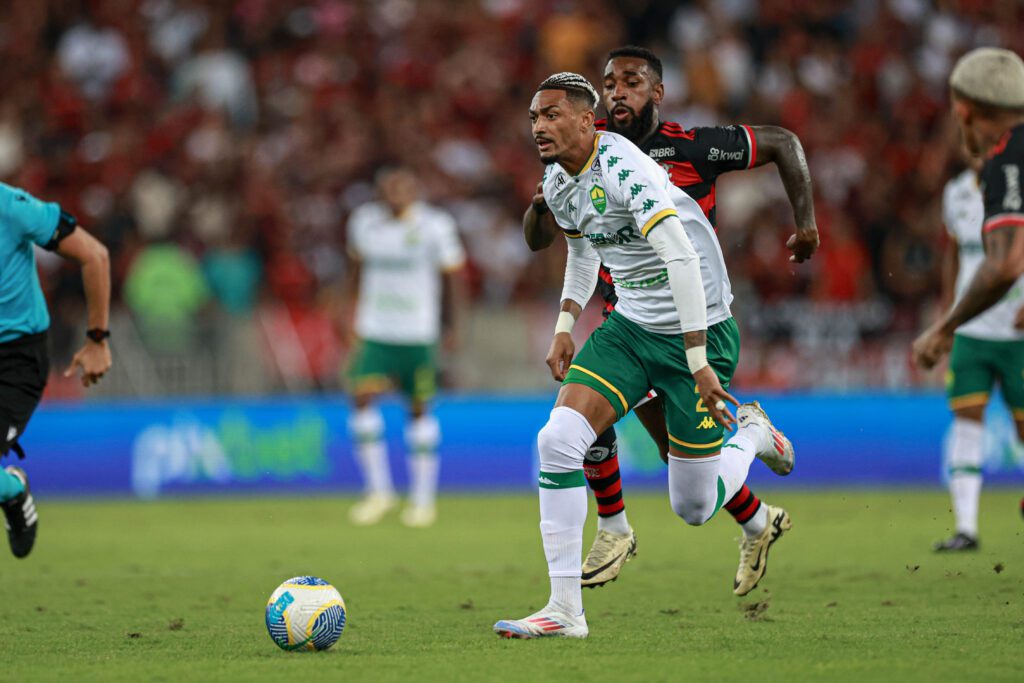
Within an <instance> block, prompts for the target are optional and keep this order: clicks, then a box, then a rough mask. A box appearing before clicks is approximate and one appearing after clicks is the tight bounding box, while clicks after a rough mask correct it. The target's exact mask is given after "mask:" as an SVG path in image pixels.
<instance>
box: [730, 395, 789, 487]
mask: <svg viewBox="0 0 1024 683" xmlns="http://www.w3.org/2000/svg"><path fill="white" fill-rule="evenodd" d="M736 421H737V422H738V423H739V429H743V428H744V427H746V426H748V425H758V426H760V427H763V428H764V430H765V432H766V433H767V435H768V438H767V442H768V443H767V445H766V446H765V447H764V448H762V449H760V450H758V452H757V457H758V459H760V460H761V462H763V463H764V464H765V465H768V468H769V469H771V471H772V472H774V473H775V474H778V475H780V476H783V477H784V476H786V475H787V474H789V473H790V472H792V471H793V465H794V464H795V463H796V454H795V453H794V452H793V444H792V443H790V441H789V439H787V438H786V435H785V434H783V433H782V432H780V431H779V430H778V429H776V428H775V427H774V426H773V425H772V421H771V420H770V419H768V413H766V412H764V409H763V408H762V407H761V404H760V403H758V402H757V401H753V402H751V403H744V404H743V405H741V406H740V407H739V410H737V411H736Z"/></svg>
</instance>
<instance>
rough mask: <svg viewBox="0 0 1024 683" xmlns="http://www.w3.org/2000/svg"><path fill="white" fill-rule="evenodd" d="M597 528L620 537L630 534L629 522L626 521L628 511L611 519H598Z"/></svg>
mask: <svg viewBox="0 0 1024 683" xmlns="http://www.w3.org/2000/svg"><path fill="white" fill-rule="evenodd" d="M597 528H598V529H600V530H602V531H607V532H609V533H613V534H618V535H619V536H624V535H626V534H628V533H629V520H628V519H626V511H625V510H622V511H621V512H616V513H615V514H614V515H612V516H611V517H598V518H597Z"/></svg>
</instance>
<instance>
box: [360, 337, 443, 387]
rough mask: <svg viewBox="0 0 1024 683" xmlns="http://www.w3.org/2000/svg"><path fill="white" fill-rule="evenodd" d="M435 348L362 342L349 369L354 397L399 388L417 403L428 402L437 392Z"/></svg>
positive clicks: (431, 345)
mask: <svg viewBox="0 0 1024 683" xmlns="http://www.w3.org/2000/svg"><path fill="white" fill-rule="evenodd" d="M436 356H437V353H436V347H435V346H434V345H433V344H385V343H383V342H376V341H370V340H363V341H361V342H359V345H358V346H357V347H356V351H355V353H354V354H353V356H352V361H351V363H350V365H349V368H348V378H349V385H350V390H351V391H352V393H354V394H361V393H380V392H384V391H388V390H390V389H393V388H398V389H400V390H401V392H402V393H403V394H405V395H406V396H408V397H409V398H410V399H412V400H414V401H427V400H429V399H431V398H433V396H434V394H435V393H436V392H437V360H436Z"/></svg>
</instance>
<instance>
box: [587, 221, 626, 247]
mask: <svg viewBox="0 0 1024 683" xmlns="http://www.w3.org/2000/svg"><path fill="white" fill-rule="evenodd" d="M586 238H587V239H588V240H590V243H591V244H593V245H594V246H595V247H597V246H601V245H605V244H629V243H630V242H632V241H633V240H635V239H636V238H637V234H636V232H634V231H633V226H632V225H627V226H626V227H624V228H619V229H618V230H616V231H615V232H614V233H613V234H611V235H609V234H606V233H603V232H594V233H590V234H588V235H586Z"/></svg>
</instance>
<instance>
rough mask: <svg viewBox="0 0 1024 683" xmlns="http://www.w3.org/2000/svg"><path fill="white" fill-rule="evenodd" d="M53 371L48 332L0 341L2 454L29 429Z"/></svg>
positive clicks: (0, 455) (0, 447)
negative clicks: (47, 338) (30, 421)
mask: <svg viewBox="0 0 1024 683" xmlns="http://www.w3.org/2000/svg"><path fill="white" fill-rule="evenodd" d="M49 374H50V354H49V351H48V349H47V340H46V332H40V333H39V334H29V335H26V336H24V337H19V338H17V339H15V340H13V341H9V342H4V343H2V344H0V457H2V456H4V455H7V451H9V450H10V449H11V446H12V445H13V444H14V443H15V442H17V440H18V437H19V436H21V435H22V434H23V433H24V432H25V427H26V426H27V425H28V421H29V419H30V418H31V417H32V413H34V412H35V410H36V406H38V405H39V399H41V398H42V397H43V389H44V388H45V387H46V378H47V377H48V376H49Z"/></svg>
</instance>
